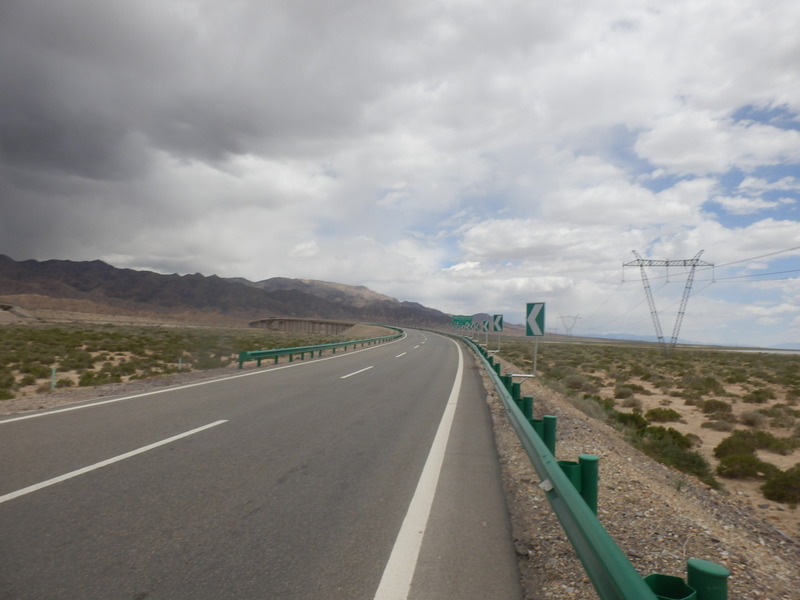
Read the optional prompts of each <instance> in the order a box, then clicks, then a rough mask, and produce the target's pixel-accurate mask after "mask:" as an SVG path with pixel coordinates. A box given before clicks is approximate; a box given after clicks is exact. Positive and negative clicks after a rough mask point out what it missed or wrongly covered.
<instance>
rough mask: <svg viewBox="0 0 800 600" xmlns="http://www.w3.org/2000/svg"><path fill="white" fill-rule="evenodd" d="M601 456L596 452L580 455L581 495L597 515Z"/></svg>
mask: <svg viewBox="0 0 800 600" xmlns="http://www.w3.org/2000/svg"><path fill="white" fill-rule="evenodd" d="M599 462H600V458H598V457H597V456H595V455H594V454H581V455H580V456H579V457H578V465H580V470H581V487H580V492H581V497H583V499H584V500H585V501H586V504H588V505H589V508H591V509H592V512H593V513H594V514H595V516H596V515H597V480H598V463H599Z"/></svg>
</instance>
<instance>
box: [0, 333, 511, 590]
mask: <svg viewBox="0 0 800 600" xmlns="http://www.w3.org/2000/svg"><path fill="white" fill-rule="evenodd" d="M407 333H408V335H407V337H405V338H404V339H402V340H400V341H397V342H393V343H388V344H383V345H380V346H374V347H370V348H368V349H364V350H363V351H357V352H354V351H348V352H347V353H340V354H337V355H335V357H333V358H330V359H316V360H313V361H307V362H302V363H299V362H295V363H293V364H292V365H289V366H282V367H280V366H279V367H275V366H271V367H264V368H261V369H256V368H253V367H250V368H249V369H246V370H245V371H243V372H241V373H240V374H238V375H237V376H234V377H230V378H226V379H224V380H217V381H214V382H210V383H204V384H201V385H192V386H184V387H179V388H172V389H169V390H166V391H160V392H159V393H152V394H147V395H141V396H138V397H128V398H119V399H116V398H115V399H113V400H114V401H112V402H105V403H99V404H98V403H88V404H85V405H80V408H78V409H71V410H52V411H47V412H44V413H35V414H36V416H35V417H33V418H30V415H27V414H26V415H25V417H26V418H23V419H19V418H15V417H8V418H5V419H3V420H0V598H2V599H4V600H5V599H12V598H14V599H17V598H19V599H23V598H24V599H32V598H37V599H38V598H42V599H45V598H46V599H81V600H90V599H95V598H97V599H104V600H107V599H117V598H120V599H130V600H144V599H148V600H152V599H183V598H186V599H190V598H191V599H192V600H198V599H206V598H207V599H215V600H219V599H223V598H236V599H272V598H276V599H295V598H296V599H309V600H310V599H320V598H326V599H342V600H344V599H347V600H352V599H358V598H364V599H375V600H405V599H407V598H408V599H423V598H426V599H427V598H435V599H442V600H447V599H450V598H452V599H456V598H458V599H459V600H468V599H471V598H475V599H478V598H480V599H481V600H486V599H489V598H491V599H493V600H497V599H500V600H502V599H506V598H508V599H510V600H511V599H516V598H521V595H522V594H521V591H520V589H519V584H518V574H517V571H516V560H515V556H514V553H513V548H512V540H511V534H510V527H509V523H508V515H507V512H506V508H505V503H504V500H503V497H502V491H501V483H500V476H499V466H498V461H497V457H496V453H495V450H494V445H493V441H492V436H491V424H490V419H489V415H488V411H487V407H486V404H485V402H484V400H483V396H482V393H481V388H480V380H479V374H478V372H477V370H476V368H475V366H474V364H473V362H472V358H471V357H470V356H469V354H468V352H466V351H465V350H463V349H459V347H458V346H457V345H456V344H455V343H454V342H453V341H451V340H449V339H446V338H444V337H441V336H438V335H435V334H431V333H423V332H418V331H409V332H407ZM39 415H41V416H39ZM437 447H438V448H439V450H438V451H437ZM426 482H427V483H426ZM426 490H427V491H426ZM434 492H435V495H434ZM426 498H427V500H426Z"/></svg>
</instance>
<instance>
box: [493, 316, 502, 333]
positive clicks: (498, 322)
mask: <svg viewBox="0 0 800 600" xmlns="http://www.w3.org/2000/svg"><path fill="white" fill-rule="evenodd" d="M492 331H503V315H492Z"/></svg>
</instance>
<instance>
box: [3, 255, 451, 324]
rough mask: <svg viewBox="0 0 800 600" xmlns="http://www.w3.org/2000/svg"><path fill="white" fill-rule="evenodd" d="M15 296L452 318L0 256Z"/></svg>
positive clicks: (304, 290) (308, 285) (226, 311)
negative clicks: (16, 259)
mask: <svg viewBox="0 0 800 600" xmlns="http://www.w3.org/2000/svg"><path fill="white" fill-rule="evenodd" d="M15 296H16V297H19V296H26V297H32V296H35V297H42V298H48V299H60V300H63V301H84V302H85V303H92V304H93V305H103V306H107V307H109V308H112V309H114V310H117V311H120V312H123V313H126V314H145V313H146V314H158V315H165V316H166V315H179V314H187V313H188V314H192V315H196V316H203V315H208V316H211V315H222V316H226V317H232V318H237V319H244V320H256V319H263V318H267V317H298V318H311V317H313V318H321V319H338V320H352V321H358V322H381V323H388V324H398V325H442V324H444V325H447V324H449V323H450V317H449V316H448V315H446V314H445V313H443V312H441V311H438V310H435V309H432V308H427V307H425V306H422V305H421V304H417V303H416V302H401V301H399V300H397V299H395V298H391V297H389V296H384V295H382V294H378V293H377V292H373V291H372V290H369V289H368V288H366V287H363V286H347V285H343V284H339V283H331V282H323V281H314V280H301V279H288V278H273V279H267V280H265V281H259V282H251V281H248V280H246V279H240V278H236V279H225V278H222V277H217V276H216V275H210V276H205V275H201V274H199V273H196V274H194V275H177V274H173V275H162V274H159V273H154V272H152V271H135V270H132V269H118V268H116V267H113V266H111V265H109V264H107V263H105V262H103V261H100V260H94V261H89V262H76V261H70V260H46V261H36V260H24V261H15V260H13V259H12V258H10V257H8V256H5V255H2V254H0V297H5V298H9V297H15ZM87 301H88V302H87Z"/></svg>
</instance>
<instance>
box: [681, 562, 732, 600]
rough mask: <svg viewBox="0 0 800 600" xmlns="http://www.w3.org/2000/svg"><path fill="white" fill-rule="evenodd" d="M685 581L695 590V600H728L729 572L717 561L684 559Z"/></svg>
mask: <svg viewBox="0 0 800 600" xmlns="http://www.w3.org/2000/svg"><path fill="white" fill-rule="evenodd" d="M686 575H687V578H686V583H688V584H689V587H692V588H694V589H695V591H697V600H728V577H730V575H731V572H730V571H729V570H728V569H726V568H725V567H723V566H722V565H718V564H717V563H713V562H711V561H708V560H702V559H700V558H690V559H689V560H688V561H686Z"/></svg>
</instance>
